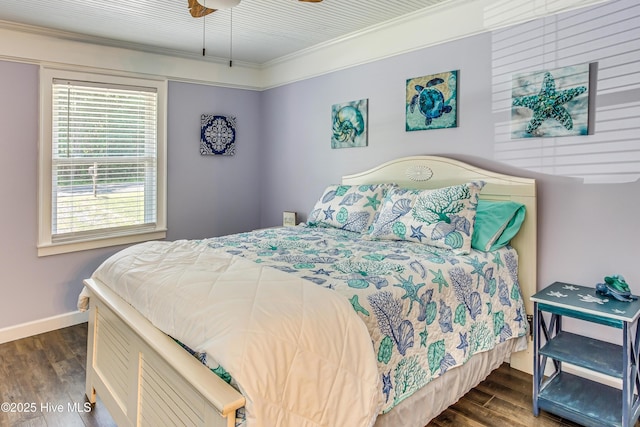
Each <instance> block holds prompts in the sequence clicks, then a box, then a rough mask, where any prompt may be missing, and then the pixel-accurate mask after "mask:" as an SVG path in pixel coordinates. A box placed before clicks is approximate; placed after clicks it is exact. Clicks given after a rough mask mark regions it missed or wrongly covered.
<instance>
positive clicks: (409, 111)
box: [406, 71, 458, 131]
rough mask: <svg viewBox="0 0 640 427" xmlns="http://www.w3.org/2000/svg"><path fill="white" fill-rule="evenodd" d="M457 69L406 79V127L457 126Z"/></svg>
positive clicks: (421, 128)
mask: <svg viewBox="0 0 640 427" xmlns="http://www.w3.org/2000/svg"><path fill="white" fill-rule="evenodd" d="M457 85H458V72H457V71H449V72H446V73H439V74H432V75H429V76H423V77H415V78H412V79H407V86H406V89H407V95H406V130H407V131H414V130H425V129H442V128H451V127H456V126H458V114H457V113H458V112H457V95H458V90H457Z"/></svg>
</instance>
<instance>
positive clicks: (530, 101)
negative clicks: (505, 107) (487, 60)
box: [511, 64, 589, 138]
mask: <svg viewBox="0 0 640 427" xmlns="http://www.w3.org/2000/svg"><path fill="white" fill-rule="evenodd" d="M588 133H589V64H583V65H576V66H571V67H564V68H558V69H554V70H542V71H538V72H534V73H525V74H517V75H514V76H513V80H512V94H511V138H532V137H557V136H572V135H587V134H588Z"/></svg>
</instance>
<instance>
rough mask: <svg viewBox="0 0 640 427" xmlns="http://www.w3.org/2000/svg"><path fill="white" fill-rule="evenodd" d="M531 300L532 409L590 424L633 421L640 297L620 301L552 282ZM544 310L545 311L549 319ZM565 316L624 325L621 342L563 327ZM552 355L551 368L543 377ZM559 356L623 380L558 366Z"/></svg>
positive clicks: (637, 405)
mask: <svg viewBox="0 0 640 427" xmlns="http://www.w3.org/2000/svg"><path fill="white" fill-rule="evenodd" d="M531 300H532V301H533V303H534V311H533V324H534V336H533V344H534V364H533V365H534V366H533V413H534V415H535V416H538V414H539V413H540V409H544V410H545V411H548V412H551V413H554V414H556V415H559V416H561V417H563V418H566V419H569V420H572V421H575V422H577V423H580V424H582V425H584V426H588V427H601V426H622V427H629V426H633V425H634V423H635V421H636V420H637V419H638V416H639V415H640V401H639V399H638V392H639V390H640V375H639V374H638V358H639V347H640V342H639V341H640V334H639V333H638V317H639V316H640V300H636V301H633V302H629V303H627V302H620V301H616V300H615V299H613V298H608V297H603V296H600V295H598V294H596V292H595V288H589V287H585V286H577V285H570V284H568V283H562V282H555V283H553V284H551V285H550V286H548V287H547V288H545V289H543V290H542V291H540V292H538V293H536V294H535V295H533V296H532V297H531ZM543 312H546V313H549V314H550V316H547V317H548V318H549V323H548V324H547V322H546V321H545V317H544V316H543ZM564 316H568V317H573V318H576V319H581V320H584V321H587V322H593V323H598V324H601V325H606V326H611V327H613V328H617V329H621V330H622V346H620V345H615V344H611V343H608V342H604V341H600V340H596V339H592V338H588V337H584V336H581V335H576V334H573V333H569V332H566V331H563V330H562V318H563V317H564ZM548 359H550V360H551V361H552V362H553V365H554V368H555V369H554V372H553V374H551V375H550V376H549V377H548V378H545V377H544V368H545V366H546V364H547V360H548ZM562 362H567V363H570V364H572V365H575V366H580V367H582V368H586V369H589V370H592V371H595V372H599V373H602V374H605V375H609V376H611V377H614V378H619V379H621V380H622V390H619V389H617V388H613V387H610V386H607V385H604V384H601V383H598V382H595V381H591V380H588V379H585V378H582V377H579V376H576V375H573V374H569V373H567V372H564V371H563V370H562Z"/></svg>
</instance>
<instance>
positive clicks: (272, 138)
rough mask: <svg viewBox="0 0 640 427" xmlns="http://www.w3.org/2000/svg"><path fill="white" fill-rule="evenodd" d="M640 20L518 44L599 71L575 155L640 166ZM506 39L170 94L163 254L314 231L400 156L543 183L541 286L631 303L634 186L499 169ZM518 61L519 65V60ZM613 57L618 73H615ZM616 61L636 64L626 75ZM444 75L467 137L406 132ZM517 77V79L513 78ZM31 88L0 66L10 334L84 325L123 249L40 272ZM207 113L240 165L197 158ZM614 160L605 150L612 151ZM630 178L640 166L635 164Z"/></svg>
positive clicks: (0, 275)
mask: <svg viewBox="0 0 640 427" xmlns="http://www.w3.org/2000/svg"><path fill="white" fill-rule="evenodd" d="M639 9H640V6H638V5H636V2H635V1H634V0H620V1H613V2H608V3H605V4H603V5H600V6H597V7H594V8H590V9H587V10H586V11H585V10H581V11H576V12H572V13H569V14H563V15H560V16H558V17H551V18H546V19H545V20H543V21H536V22H533V23H529V24H525V26H526V27H522V28H523V31H524V29H525V28H526V30H527V31H529V29H530V28H531V25H533V26H534V27H535V26H536V24H540V25H538V28H542V29H544V30H545V31H547V33H545V34H546V35H545V36H544V39H545V40H548V39H549V38H550V37H555V39H554V42H553V43H552V44H551V45H550V47H549V46H547V45H545V46H543V49H542V50H536V49H533V48H530V49H526V48H524V47H522V48H521V49H520V50H521V51H522V52H525V51H526V52H528V53H529V54H531V55H533V56H534V63H532V64H529V65H528V67H530V68H532V69H536V68H538V69H539V68H544V67H546V66H549V65H551V66H554V65H553V64H556V65H560V66H562V65H566V64H565V63H563V61H564V62H566V63H585V62H592V61H598V62H600V72H599V80H600V83H601V85H600V87H599V90H598V98H597V102H598V110H597V112H596V113H597V114H596V118H597V120H598V122H597V123H596V133H595V135H590V136H588V137H582V139H578V142H571V143H572V144H573V143H575V144H578V145H579V147H580V148H583V147H600V145H598V144H605V148H606V147H607V146H608V147H610V149H609V150H608V152H613V151H616V150H617V151H618V152H619V153H618V154H619V155H620V156H622V157H625V158H627V159H634V158H636V157H637V153H638V152H640V149H639V148H638V147H639V146H640V141H639V139H638V138H639V137H638V135H640V132H639V131H638V130H639V129H638V128H640V111H639V108H638V105H639V104H640V102H639V98H640V96H638V92H637V90H638V89H639V88H640V70H637V68H638V66H637V65H636V64H639V63H640V61H638V60H636V59H634V58H635V57H634V56H633V55H637V53H636V52H640V49H638V46H640V35H639V34H638V28H640V11H639ZM587 12H588V13H591V14H592V15H595V16H599V17H608V19H617V20H618V21H620V26H615V27H616V28H624V30H622V31H620V30H619V31H618V32H617V33H616V34H609V35H607V37H606V38H605V37H600V36H602V34H603V28H602V27H598V26H596V25H595V22H594V26H592V27H593V28H591V30H589V29H587V30H585V27H584V25H578V24H576V22H577V20H580V19H582V18H583V17H585V16H587V17H588V16H590V15H584V13H587ZM621 14H622V17H621ZM612 17H613V18H612ZM588 19H592V18H588ZM583 20H584V19H583ZM592 31H595V34H596V35H591V37H592V39H591V40H593V41H589V40H590V39H587V41H586V42H582V44H585V43H586V44H589V43H593V45H594V46H595V45H596V41H597V42H598V43H601V39H602V40H605V39H606V40H607V42H608V43H609V45H608V47H602V45H600V44H598V48H597V49H596V48H594V49H588V50H584V49H582V50H580V52H579V54H574V50H576V49H577V48H576V47H575V46H578V45H580V43H577V42H576V41H575V39H576V37H580V38H583V37H584V35H585V34H591V32H592ZM508 32H512V33H513V34H517V33H518V27H513V28H509V29H505V30H502V31H500V32H496V33H487V34H482V35H478V36H473V37H468V38H465V39H461V40H458V41H454V42H451V43H447V44H443V45H439V46H434V47H431V48H428V49H423V50H420V51H417V52H412V53H407V54H403V55H398V56H396V57H392V58H388V59H385V60H381V61H377V62H375V63H372V64H367V65H362V66H359V67H354V68H350V69H346V70H342V71H339V72H335V73H331V74H328V75H324V76H321V77H317V78H313V79H309V80H305V81H301V82H297V83H293V84H289V85H285V86H282V87H278V88H274V89H271V90H267V91H264V92H255V91H247V90H238V89H225V88H216V87H211V86H203V85H196V84H189V83H177V82H171V83H170V85H169V108H168V112H169V119H168V154H169V155H168V174H169V176H168V180H169V181H168V226H169V232H168V237H169V239H171V240H174V239H181V238H199V237H205V236H216V235H221V234H227V233H233V232H237V231H244V230H249V229H252V228H255V227H257V226H272V225H277V224H280V223H281V221H282V211H284V210H293V211H297V212H299V214H300V219H302V220H304V219H306V214H307V212H308V211H309V210H310V209H311V207H312V205H313V203H314V202H315V200H316V198H317V197H318V196H319V195H320V192H321V191H322V189H323V188H324V187H325V186H326V185H328V184H329V183H335V182H338V181H339V179H340V177H341V176H342V175H343V174H349V173H354V172H359V171H362V170H364V169H366V168H369V167H371V166H374V165H376V164H379V163H381V162H384V161H387V160H390V159H393V158H396V157H401V156H406V155H413V154H436V155H450V156H452V157H455V158H458V159H461V160H464V161H468V162H471V163H475V164H477V165H479V166H483V167H487V168H491V169H495V170H497V171H500V172H504V173H512V174H516V175H524V176H530V177H534V178H536V179H537V180H538V195H539V209H538V218H539V223H538V242H539V253H538V260H539V263H538V278H539V286H544V285H546V284H547V283H550V282H552V281H555V280H563V281H568V282H575V283H582V284H587V285H593V284H594V283H595V282H596V281H598V280H601V279H602V277H603V276H604V275H608V274H613V273H621V274H624V275H625V276H626V277H627V280H628V282H629V283H630V284H631V286H632V288H633V290H634V292H636V293H640V270H639V269H637V267H636V265H637V261H636V259H637V257H638V255H639V253H640V251H639V250H638V249H637V242H638V241H639V239H640V227H638V226H637V225H636V224H635V223H634V220H635V218H636V216H637V212H638V211H639V210H640V201H639V200H638V199H636V197H638V196H640V182H639V181H634V182H628V183H623V182H619V183H611V184H604V183H589V184H587V183H585V182H584V181H583V179H582V178H583V177H579V176H578V177H571V176H567V174H566V173H565V174H562V175H560V174H559V171H558V170H551V171H550V170H548V169H545V170H536V168H530V167H527V168H525V167H521V166H519V163H518V162H516V161H515V160H514V159H511V158H509V157H508V156H507V155H506V154H505V153H506V152H508V151H509V148H510V147H511V144H515V145H514V146H516V145H517V146H520V145H522V144H523V142H522V141H508V140H507V141H505V140H504V135H503V133H501V131H500V129H501V128H503V127H504V122H505V120H508V115H509V113H508V108H505V107H504V106H501V104H500V102H501V101H500V100H498V101H496V99H497V98H499V95H497V93H499V92H500V88H501V87H502V86H500V85H502V84H503V83H504V79H501V77H500V76H501V74H500V70H499V69H498V68H497V63H498V62H497V59H498V58H497V54H496V46H497V41H496V40H502V39H504V38H505V36H504V34H505V33H508ZM567 45H569V47H567ZM571 46H574V47H573V48H572V47H571ZM512 48H513V49H514V50H518V48H517V46H516V47H512ZM549 49H551V50H549ZM554 49H555V50H554ZM572 49H573V50H572ZM514 55H515V53H514ZM536 55H537V56H539V58H536V57H535V56H536ZM619 55H622V59H616V58H620V56H619ZM549 58H555V59H554V60H553V61H550V60H549ZM614 60H617V61H619V62H620V63H621V64H624V63H626V64H627V65H626V66H622V65H620V66H618V65H616V64H614V63H613V61H614ZM535 61H537V63H535ZM514 64H515V62H514ZM634 67H635V68H634ZM449 70H459V73H460V74H459V127H458V128H455V129H441V130H430V131H420V132H405V130H404V97H405V93H404V92H405V81H406V79H407V78H411V77H417V76H422V75H427V74H432V73H438V72H442V71H449ZM636 70H637V71H636ZM515 71H516V70H515V69H510V70H509V71H505V72H504V73H505V74H507V73H511V72H515ZM616 72H618V73H620V74H621V75H624V78H622V77H621V80H620V79H619V80H620V81H622V80H623V83H622V84H621V85H618V86H616V84H611V82H613V81H617V80H616V79H612V77H611V76H612V74H615V73H616ZM37 88H38V68H37V66H35V65H29V64H18V63H10V62H0V94H2V97H0V144H1V145H2V156H0V177H1V179H0V189H1V190H0V194H1V195H2V200H3V202H2V208H1V209H0V236H2V239H3V243H2V246H1V249H0V251H1V252H0V328H3V327H6V326H12V325H18V324H21V323H24V322H28V321H32V320H38V319H43V318H46V317H49V316H53V315H57V314H63V313H67V312H69V311H72V310H74V309H75V301H76V296H77V294H78V292H79V291H80V289H81V280H82V278H84V277H87V276H88V275H89V274H90V273H91V271H92V270H93V269H94V268H95V267H96V266H97V265H98V264H99V263H100V262H101V261H102V260H103V259H104V258H105V257H106V256H107V255H109V254H111V253H113V252H114V251H115V250H116V249H118V248H110V249H102V250H93V251H85V252H79V253H74V254H66V255H56V256H51V257H45V258H37V256H36V247H35V243H36V230H37V221H36V177H37V169H36V168H37V157H36V154H37V152H36V150H37V138H38V135H37V117H38V89H37ZM362 98H368V99H369V128H368V130H369V145H368V146H367V147H362V148H349V149H341V150H332V149H331V148H330V129H331V117H330V108H331V105H332V104H335V103H341V102H345V101H351V100H356V99H362ZM634 106H635V109H634ZM611 109H613V110H614V111H615V110H616V109H617V111H620V112H621V113H620V114H621V115H625V117H626V121H624V124H622V122H616V121H611V120H609V119H607V117H610V116H611V112H610V111H611ZM202 113H220V114H228V115H236V116H237V118H238V147H237V154H236V156H235V157H224V158H223V157H215V158H213V157H203V156H200V154H199V151H198V144H199V129H200V114H202ZM628 123H631V124H628ZM611 127H618V128H624V129H625V130H626V132H627V133H626V134H625V135H627V136H626V137H625V138H626V139H625V141H624V142H625V144H624V148H623V149H622V152H620V150H621V149H620V148H619V147H620V144H621V140H622V139H623V138H621V137H620V136H619V135H616V134H615V133H614V132H610V131H609V130H608V129H610V128H611ZM629 135H630V136H629ZM567 141H570V140H568V139H566V138H565V139H563V138H557V140H553V141H551V140H548V139H547V138H545V139H544V141H531V144H538V145H551V148H552V151H556V152H557V151H561V149H562V148H563V146H566V145H567V144H568V142H567ZM607 144H608V145H607ZM614 147H618V148H614ZM625 150H626V151H625ZM634 150H636V151H634ZM604 152H607V150H604V149H603V153H604ZM592 154H593V153H592ZM601 156H602V157H601ZM565 157H566V158H569V159H571V158H573V156H571V155H568V156H565ZM605 157H606V156H605V154H602V155H598V154H593V155H592V156H591V158H592V163H591V166H589V167H590V168H597V167H599V166H601V165H599V164H598V163H597V159H598V158H602V159H605ZM594 158H595V159H596V161H595V162H593V159H594ZM517 160H518V161H520V160H521V159H517ZM603 162H606V164H607V167H608V170H610V171H614V172H615V170H616V167H617V166H618V164H616V163H615V162H613V161H612V160H610V158H609V157H606V160H603ZM632 163H633V162H632ZM636 164H637V163H636ZM622 166H626V167H628V164H626V163H625V164H624V165H622V163H620V167H622ZM631 167H632V168H633V167H635V166H634V164H632V166H631ZM638 170H640V168H638ZM543 172H544V173H543ZM614 175H615V174H614ZM627 176H633V174H627ZM576 327H578V328H580V327H581V326H580V325H577V326H576ZM589 332H591V330H590V331H589ZM601 334H604V332H601Z"/></svg>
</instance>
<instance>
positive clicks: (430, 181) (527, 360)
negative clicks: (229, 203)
mask: <svg viewBox="0 0 640 427" xmlns="http://www.w3.org/2000/svg"><path fill="white" fill-rule="evenodd" d="M473 180H482V181H484V182H485V183H486V184H485V186H484V188H483V189H482V192H481V193H480V198H481V199H485V200H513V201H515V202H519V203H522V204H524V205H525V207H526V215H525V220H524V222H523V224H522V227H521V228H520V231H519V232H518V235H517V236H516V237H515V238H514V239H513V240H512V241H511V245H512V246H513V247H514V248H515V249H516V250H517V251H518V279H519V282H520V289H521V291H522V294H523V297H524V300H525V306H526V310H527V314H529V315H531V314H533V303H532V302H531V301H530V298H529V297H530V296H531V295H533V294H534V293H536V286H537V285H536V283H537V282H536V267H537V261H536V257H537V228H536V224H537V218H536V212H537V211H536V182H535V180H534V179H531V178H522V177H517V176H510V175H504V174H500V173H496V172H492V171H488V170H485V169H481V168H479V167H476V166H472V165H470V164H467V163H464V162H461V161H458V160H453V159H449V158H445V157H437V156H412V157H404V158H399V159H396V160H392V161H389V162H386V163H383V164H381V165H380V166H377V167H375V168H372V169H369V170H367V171H364V172H361V173H356V174H353V175H345V176H343V177H342V183H343V184H351V185H354V184H356V185H358V184H379V183H391V182H393V183H396V184H398V185H399V186H401V187H407V188H419V189H431V188H440V187H446V186H449V185H457V184H464V183H466V182H469V181H473ZM511 366H513V367H514V368H516V369H519V370H522V371H525V372H528V373H532V372H533V353H532V344H531V340H530V342H529V348H528V350H527V351H526V352H524V351H523V352H520V353H515V354H514V355H512V356H511Z"/></svg>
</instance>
